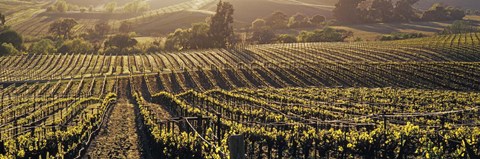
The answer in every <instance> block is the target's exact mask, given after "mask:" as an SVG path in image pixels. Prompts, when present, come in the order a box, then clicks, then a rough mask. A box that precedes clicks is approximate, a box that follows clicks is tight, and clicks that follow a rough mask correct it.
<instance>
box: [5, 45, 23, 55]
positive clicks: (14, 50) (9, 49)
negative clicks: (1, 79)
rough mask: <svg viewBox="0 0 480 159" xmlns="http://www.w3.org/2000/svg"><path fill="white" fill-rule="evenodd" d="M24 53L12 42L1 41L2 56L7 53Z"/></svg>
mask: <svg viewBox="0 0 480 159" xmlns="http://www.w3.org/2000/svg"><path fill="white" fill-rule="evenodd" d="M20 54H22V53H21V52H20V51H18V50H17V48H15V46H13V44H11V43H1V45H0V56H5V55H20Z"/></svg>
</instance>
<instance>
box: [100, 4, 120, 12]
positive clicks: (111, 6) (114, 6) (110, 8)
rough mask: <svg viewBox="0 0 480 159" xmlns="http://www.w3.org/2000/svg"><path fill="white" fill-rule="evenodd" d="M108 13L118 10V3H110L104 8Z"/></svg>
mask: <svg viewBox="0 0 480 159" xmlns="http://www.w3.org/2000/svg"><path fill="white" fill-rule="evenodd" d="M103 7H104V8H105V10H106V11H107V12H108V13H113V12H114V11H115V9H116V8H117V2H109V3H107V4H105V6H103Z"/></svg>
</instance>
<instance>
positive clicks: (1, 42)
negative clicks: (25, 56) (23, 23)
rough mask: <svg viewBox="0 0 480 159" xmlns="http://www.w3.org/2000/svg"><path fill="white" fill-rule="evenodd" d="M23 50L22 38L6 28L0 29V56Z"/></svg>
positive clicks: (16, 53) (18, 52)
mask: <svg viewBox="0 0 480 159" xmlns="http://www.w3.org/2000/svg"><path fill="white" fill-rule="evenodd" d="M19 50H23V38H22V36H21V35H20V34H18V33H17V32H15V31H13V30H10V29H8V28H6V29H4V30H2V31H0V56H3V55H18V54H21V51H19Z"/></svg>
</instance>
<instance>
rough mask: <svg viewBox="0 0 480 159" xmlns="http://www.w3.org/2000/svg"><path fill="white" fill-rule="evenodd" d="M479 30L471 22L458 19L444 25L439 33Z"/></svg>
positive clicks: (460, 32)
mask: <svg viewBox="0 0 480 159" xmlns="http://www.w3.org/2000/svg"><path fill="white" fill-rule="evenodd" d="M479 31H480V29H479V28H478V27H477V26H474V25H473V24H472V23H471V22H469V21H464V20H458V21H455V22H453V24H452V25H449V26H447V27H445V29H444V30H443V31H442V32H440V34H462V33H471V32H479Z"/></svg>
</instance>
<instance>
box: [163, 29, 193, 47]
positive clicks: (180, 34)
mask: <svg viewBox="0 0 480 159" xmlns="http://www.w3.org/2000/svg"><path fill="white" fill-rule="evenodd" d="M189 38H190V33H189V31H188V30H187V29H177V30H175V32H173V33H170V34H169V35H168V37H167V40H166V41H165V49H167V50H175V51H180V50H186V49H190V43H189Z"/></svg>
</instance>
